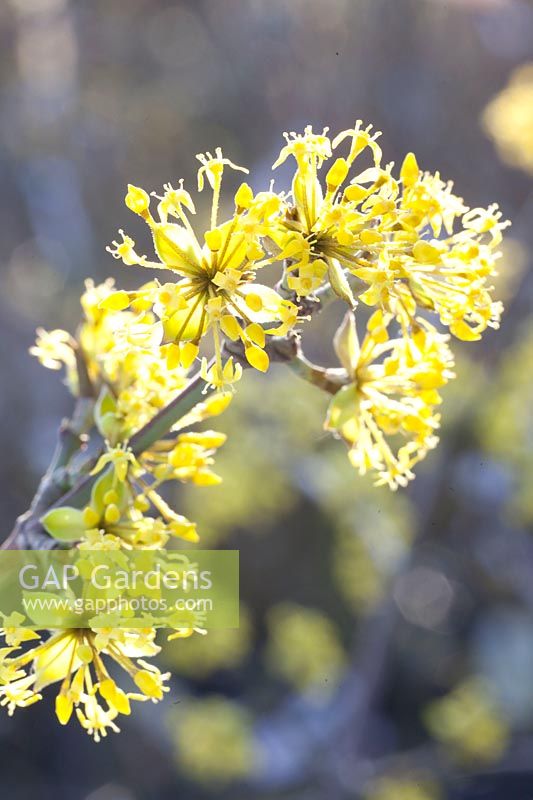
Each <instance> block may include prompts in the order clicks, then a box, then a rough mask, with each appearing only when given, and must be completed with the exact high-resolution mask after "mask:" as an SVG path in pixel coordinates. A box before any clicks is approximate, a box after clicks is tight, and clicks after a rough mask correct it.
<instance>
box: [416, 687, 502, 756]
mask: <svg viewBox="0 0 533 800" xmlns="http://www.w3.org/2000/svg"><path fill="white" fill-rule="evenodd" d="M425 722H426V725H427V727H428V729H429V731H430V732H431V734H432V735H433V736H434V737H435V738H436V739H438V740H439V741H440V742H441V743H442V744H443V745H444V746H445V747H446V748H447V749H448V750H449V751H450V753H451V754H452V755H453V756H454V757H455V758H457V759H458V760H459V761H463V762H467V763H468V762H477V763H488V764H490V763H492V762H495V761H497V760H498V758H499V757H500V756H501V754H502V753H503V751H504V750H505V748H506V746H507V742H508V738H509V730H508V725H507V723H506V720H505V718H504V716H503V714H501V713H500V712H499V710H498V707H497V703H496V702H495V699H494V697H493V692H491V689H490V686H489V685H488V684H487V683H486V682H485V681H484V680H483V679H481V678H478V677H471V678H467V679H466V680H464V681H462V682H461V683H460V684H458V685H457V686H456V687H455V688H454V689H453V691H451V692H450V693H449V694H448V695H446V696H445V697H442V698H441V699H440V700H435V701H434V702H433V703H430V705H429V706H428V707H427V708H426V710H425Z"/></svg>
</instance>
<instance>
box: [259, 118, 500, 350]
mask: <svg viewBox="0 0 533 800" xmlns="http://www.w3.org/2000/svg"><path fill="white" fill-rule="evenodd" d="M326 134H327V129H325V130H324V132H323V133H322V134H321V135H318V134H315V133H313V131H312V128H311V127H310V126H308V127H307V128H306V129H305V131H304V133H303V134H301V135H299V134H291V135H290V136H287V144H286V146H285V147H284V148H283V149H282V151H281V154H280V157H279V158H278V160H277V161H276V163H275V164H274V166H275V167H276V166H278V165H279V164H281V163H283V162H284V161H285V160H286V159H287V158H288V157H289V156H293V157H294V158H295V160H296V172H295V174H294V178H293V182H292V191H291V195H290V197H289V198H287V200H286V201H285V206H284V210H282V212H281V213H280V215H279V218H278V225H277V227H276V226H275V225H274V224H273V225H272V232H271V234H270V238H271V239H272V240H273V241H274V242H275V243H276V245H277V246H278V247H279V250H280V252H279V254H278V258H283V259H286V263H287V271H288V275H287V278H286V282H285V285H286V287H287V288H288V289H289V290H291V291H293V292H295V293H296V294H297V295H298V296H306V295H309V294H313V293H314V292H315V291H316V290H317V289H318V288H319V287H320V285H321V284H322V283H323V282H324V280H326V279H327V280H329V281H330V283H331V286H332V288H333V290H334V291H335V292H336V293H337V294H338V295H339V296H340V297H342V298H343V299H344V300H345V301H346V302H348V303H349V304H350V305H352V306H354V303H355V301H354V297H353V288H352V287H351V285H350V282H349V281H348V280H347V277H348V276H349V275H350V274H351V275H352V276H353V277H354V278H356V279H358V280H359V282H363V284H366V289H364V290H363V291H362V292H361V294H360V298H361V300H362V301H363V302H365V303H366V304H368V305H370V306H378V307H380V308H381V309H382V310H383V311H385V312H391V313H392V314H394V315H395V316H396V317H397V318H398V320H399V321H400V323H401V324H402V326H403V327H404V329H407V328H408V327H409V326H410V325H411V323H412V321H413V320H414V319H415V318H416V317H417V314H418V312H419V310H420V309H429V310H431V311H434V312H436V313H437V314H438V315H439V317H440V319H441V321H442V322H443V324H444V325H446V326H448V327H449V329H450V331H451V333H453V334H454V335H455V336H457V337H458V338H460V339H467V340H473V339H479V338H480V335H481V333H482V332H483V331H484V330H485V328H487V327H488V326H491V327H498V325H499V319H500V316H501V312H502V305H501V303H499V302H498V301H494V300H493V298H492V291H493V287H492V285H491V278H492V277H493V276H494V275H495V274H496V270H495V267H496V262H497V259H498V257H499V253H498V252H497V248H498V246H499V244H500V242H501V231H502V230H503V229H504V228H505V227H506V226H507V225H508V224H509V223H507V222H502V220H501V216H502V215H501V212H500V211H499V210H498V207H497V206H496V205H492V206H490V207H489V208H488V209H471V210H470V209H468V208H467V206H465V204H464V202H463V200H462V198H460V197H457V196H456V195H455V194H454V193H453V191H452V189H453V185H452V183H451V182H448V183H445V182H444V181H442V180H441V178H440V175H439V173H436V174H435V175H431V174H429V173H423V172H421V171H420V169H419V167H418V164H417V161H416V158H415V156H414V155H413V154H412V153H409V154H408V155H407V156H406V158H405V160H404V162H403V165H402V167H401V170H400V178H399V180H397V179H395V178H394V177H393V175H392V164H390V165H387V166H386V167H382V166H381V158H382V151H381V148H380V147H379V145H378V144H377V138H378V137H379V133H372V130H371V126H370V127H368V128H363V127H362V123H361V122H360V121H358V122H357V124H356V125H355V127H354V128H353V129H352V130H348V131H343V132H341V133H340V134H339V135H338V136H337V137H336V138H335V139H334V140H333V142H330V140H329V138H328V137H327V135H326ZM346 139H349V140H350V141H351V145H350V150H349V153H348V155H347V157H346V158H343V157H338V158H336V159H335V160H334V161H333V164H332V165H331V166H329V169H328V170H327V172H326V175H325V176H324V181H323V182H321V180H320V179H319V177H318V170H319V169H320V167H321V166H322V165H323V164H324V163H325V162H327V161H328V160H329V159H330V158H332V157H333V156H332V153H333V150H334V149H336V148H337V147H338V146H339V145H341V144H342V143H343V142H344V141H345V140H346ZM365 150H370V152H371V155H372V159H373V166H371V167H370V168H367V169H365V170H363V171H362V172H359V173H358V174H356V175H355V176H354V177H352V178H351V180H350V182H349V184H348V185H346V186H345V188H344V189H343V186H344V184H345V183H346V181H347V180H348V179H349V175H350V171H351V170H352V167H353V165H354V162H355V161H356V160H357V158H358V157H359V156H360V155H361V153H363V152H364V151H365ZM324 184H325V185H324Z"/></svg>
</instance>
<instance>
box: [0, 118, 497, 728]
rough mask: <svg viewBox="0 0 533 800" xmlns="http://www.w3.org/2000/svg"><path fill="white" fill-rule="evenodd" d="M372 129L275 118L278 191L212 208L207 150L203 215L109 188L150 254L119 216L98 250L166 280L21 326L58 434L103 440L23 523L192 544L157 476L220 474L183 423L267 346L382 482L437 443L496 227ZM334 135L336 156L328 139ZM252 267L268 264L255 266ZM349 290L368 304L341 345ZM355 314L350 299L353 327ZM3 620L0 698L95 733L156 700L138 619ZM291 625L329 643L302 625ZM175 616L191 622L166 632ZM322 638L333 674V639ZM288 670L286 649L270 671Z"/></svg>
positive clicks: (158, 687) (489, 275) (213, 161)
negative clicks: (71, 487)
mask: <svg viewBox="0 0 533 800" xmlns="http://www.w3.org/2000/svg"><path fill="white" fill-rule="evenodd" d="M379 136H380V134H379V133H377V132H374V131H373V130H372V126H369V127H364V126H363V125H362V123H361V122H360V121H358V122H357V123H356V124H355V126H354V127H353V128H352V129H350V130H347V131H343V132H341V133H340V134H339V135H338V136H336V137H334V138H330V137H329V136H328V130H327V129H324V131H323V132H322V133H314V132H313V130H312V128H311V127H310V126H308V127H306V128H305V130H304V132H303V133H301V134H296V133H291V134H287V135H286V144H285V146H284V147H283V148H282V150H281V152H280V155H279V157H278V159H277V160H276V162H275V164H274V168H276V167H278V166H279V165H281V164H283V163H284V162H286V161H287V160H288V159H294V162H293V163H294V165H295V166H294V174H293V178H292V186H291V190H290V191H289V192H277V191H274V188H273V185H271V186H270V187H269V188H268V190H265V191H258V192H254V191H253V190H252V188H251V187H250V186H249V185H248V184H247V183H241V184H240V186H239V187H238V188H237V190H236V192H235V193H234V195H233V198H232V200H233V201H232V204H231V209H232V210H231V213H230V214H229V216H228V217H227V218H225V219H223V220H221V219H220V206H221V195H222V180H223V177H224V173H225V172H227V170H228V169H231V170H235V171H237V172H247V170H245V169H243V168H242V167H239V166H237V165H236V164H234V163H232V162H231V161H230V160H229V159H227V158H226V157H224V155H223V154H222V151H221V150H220V149H217V150H216V151H215V153H214V155H212V154H210V153H207V154H205V155H203V154H202V155H199V156H198V159H199V161H200V168H199V171H198V191H199V192H202V191H203V190H204V189H205V188H206V187H209V190H210V192H211V212H210V220H209V227H208V229H207V230H205V229H202V228H200V229H198V226H196V228H195V227H193V225H192V223H191V218H192V217H193V216H194V215H195V213H196V212H195V206H194V202H193V199H192V196H191V195H190V194H189V192H188V191H187V190H186V189H185V188H184V185H183V181H179V183H178V186H177V188H174V187H173V186H172V185H171V184H166V185H165V186H164V188H163V193H162V194H160V195H155V198H156V202H157V207H156V209H155V211H153V201H152V198H151V197H150V196H149V195H148V193H147V192H146V191H145V190H144V189H142V188H139V187H136V186H131V185H130V186H129V188H128V192H127V195H126V205H127V207H128V208H129V209H130V210H131V211H132V212H133V213H134V214H136V215H138V216H139V217H141V219H142V220H144V222H145V223H146V224H147V225H148V228H149V230H150V232H151V235H152V238H153V245H154V250H155V253H156V258H154V259H153V260H151V259H149V258H148V257H147V256H146V255H140V254H139V253H138V252H137V250H136V245H135V242H134V241H133V239H132V238H130V236H128V235H127V234H125V233H124V232H123V231H120V239H119V240H117V241H115V242H113V244H112V246H111V247H109V248H108V250H109V251H110V252H111V254H112V255H113V256H114V257H115V258H117V259H121V260H122V261H123V262H124V263H125V264H126V265H136V266H141V267H145V268H150V269H153V270H157V271H163V274H165V273H166V280H165V281H162V280H159V279H158V278H157V277H156V278H154V279H153V280H151V281H149V282H147V283H145V284H144V285H142V286H141V287H140V288H139V289H137V290H135V291H124V290H121V289H118V290H117V289H116V288H115V286H114V283H113V281H110V280H109V281H106V282H105V283H104V284H101V285H99V286H95V285H94V284H93V283H92V282H88V283H87V285H86V291H85V293H84V295H83V296H82V308H83V320H82V322H81V325H80V328H79V330H78V331H77V333H76V335H75V336H71V335H70V334H68V333H67V332H65V331H62V330H54V331H51V332H49V333H47V332H46V331H44V330H42V329H40V330H39V331H38V339H37V343H36V345H35V347H34V348H32V352H33V354H34V355H36V356H37V357H38V358H39V360H40V361H41V362H42V363H43V364H44V366H46V367H49V368H51V369H59V368H61V366H64V367H65V369H66V376H67V383H68V385H69V387H70V389H71V391H72V393H73V394H74V395H76V396H78V397H79V398H80V399H83V401H84V403H85V405H84V408H85V407H86V404H87V403H88V404H89V406H90V410H91V413H90V415H89V416H90V419H89V422H88V424H85V427H84V429H83V430H82V431H81V432H80V431H77V433H78V434H79V435H81V439H80V440H79V441H80V442H81V443H82V446H83V443H84V441H85V440H86V439H87V438H88V437H87V434H89V432H90V433H91V436H90V438H91V440H92V441H94V440H96V441H97V442H100V443H101V442H102V440H103V441H104V442H105V449H103V450H102V448H101V444H100V448H101V449H100V455H99V458H98V459H96V463H94V460H92V461H91V459H90V457H89V458H88V457H87V455H85V457H84V456H83V455H81V457H80V458H78V459H73V457H72V455H70V456H69V457H68V458H67V463H65V464H62V465H61V469H62V470H63V471H64V473H65V474H67V476H70V477H71V478H72V479H73V480H74V481H78V484H77V485H78V486H79V483H80V482H81V483H82V484H83V481H84V480H85V481H92V484H91V491H90V497H88V495H89V492H86V493H85V494H83V500H82V499H79V497H80V496H79V495H78V506H76V507H75V503H74V504H73V505H59V506H55V507H53V508H51V509H49V510H48V511H47V512H46V513H45V514H44V516H43V517H42V518H41V520H40V521H41V523H42V525H43V526H44V528H45V530H46V531H47V532H48V533H49V534H50V535H51V536H52V537H54V538H55V539H56V540H58V541H59V542H63V543H68V544H70V545H72V546H77V547H79V548H82V549H84V550H91V549H94V550H101V549H110V550H120V551H123V552H122V553H121V555H123V554H124V551H128V550H132V549H142V550H157V549H160V548H162V547H164V546H165V545H166V544H167V542H168V541H169V539H170V537H174V536H178V537H180V538H182V539H184V540H186V541H188V542H195V541H197V538H198V536H197V533H196V527H195V525H194V523H193V522H191V521H190V520H188V519H187V518H186V517H185V516H183V515H181V514H178V513H177V512H176V511H174V510H173V509H172V508H171V507H170V506H169V505H168V504H167V502H166V501H165V500H164V499H163V496H162V494H161V492H160V487H161V485H162V484H165V483H166V482H169V481H180V482H183V481H188V482H192V483H194V484H196V485H198V486H211V485H214V484H217V483H218V482H219V481H220V478H219V477H218V476H217V474H216V473H215V472H213V469H212V467H213V457H214V454H215V452H216V450H217V449H218V448H219V447H220V446H221V445H222V444H223V443H224V441H225V436H224V435H223V434H220V433H217V432H215V431H205V430H203V431H202V432H198V431H197V430H194V429H193V430H191V426H193V425H194V424H195V423H197V422H201V421H203V420H206V419H207V418H210V417H212V416H215V415H218V414H220V413H221V412H222V411H224V410H225V408H226V407H227V405H228V403H229V401H230V399H231V396H232V395H231V391H228V389H229V390H231V389H232V388H233V385H234V384H235V383H236V382H237V381H238V380H239V379H240V378H241V375H242V371H243V367H245V366H248V365H249V366H251V367H253V368H255V369H256V370H259V371H260V372H266V371H267V369H268V367H269V364H270V361H271V360H272V356H275V358H276V360H281V361H286V362H287V363H288V364H289V366H291V367H293V368H294V371H295V372H296V373H297V374H299V375H301V376H303V377H304V378H306V379H307V380H309V381H310V382H311V383H315V384H316V385H317V386H319V387H320V388H321V389H323V390H325V391H326V392H328V393H330V394H331V395H333V397H332V399H331V402H330V405H329V409H328V412H327V418H326V421H325V429H326V430H328V431H330V432H331V433H332V434H333V435H335V436H336V437H338V438H341V439H343V440H344V441H345V442H346V443H347V444H348V446H349V458H350V461H351V462H352V464H353V465H354V466H355V467H356V468H357V469H358V470H359V472H360V473H361V474H364V473H366V472H369V471H370V472H372V473H374V474H375V475H376V476H377V478H376V479H377V483H378V484H386V485H388V486H389V487H390V488H391V489H396V488H397V487H398V486H404V485H405V484H406V483H407V481H408V480H410V479H411V478H412V477H413V467H414V465H415V464H416V463H417V462H419V461H420V460H421V459H422V458H423V457H424V456H425V455H426V453H427V452H428V451H429V450H431V449H432V448H433V447H434V446H435V444H436V443H437V431H438V428H439V421H440V415H439V414H438V413H437V406H438V405H439V404H440V402H441V397H440V390H441V388H442V387H443V386H444V385H445V384H446V382H447V381H448V380H449V379H450V378H452V377H453V357H452V354H451V351H450V349H449V344H448V341H449V339H450V334H451V335H453V336H456V337H458V338H459V339H463V340H475V339H479V338H480V336H481V334H482V333H483V331H484V330H485V329H486V328H487V327H493V328H497V327H498V324H499V319H500V315H501V311H502V306H501V303H500V302H498V301H497V300H495V299H494V297H493V293H494V289H493V285H492V281H493V277H494V275H495V274H496V273H495V267H496V263H497V259H498V256H499V253H498V247H499V244H500V242H501V238H502V234H501V232H502V230H503V229H504V228H505V227H506V225H507V224H508V223H506V222H503V221H502V218H501V213H500V211H499V210H498V207H497V206H496V205H491V206H490V207H489V208H487V209H482V208H474V209H469V208H467V207H466V206H465V204H464V202H463V200H462V199H461V198H460V197H458V196H456V195H455V194H454V193H453V191H452V189H453V187H452V184H451V183H446V182H445V181H443V180H442V179H441V177H440V175H439V174H438V173H436V174H429V173H427V172H423V171H421V170H420V169H419V167H418V164H417V161H416V158H415V156H414V155H413V154H412V153H410V154H408V155H407V156H406V158H405V159H404V161H403V164H402V166H401V168H400V171H399V175H398V176H397V177H394V175H393V165H392V164H382V151H381V148H380V146H379V144H378V139H379ZM338 148H344V155H340V154H338V155H337V154H336V155H335V156H334V155H333V154H334V151H337V149H338ZM340 152H341V151H339V153H340ZM291 163H292V162H291ZM322 168H324V174H323V177H321V175H320V174H319V172H320V170H321V169H322ZM270 267H274V268H276V270H277V271H276V273H275V275H276V278H275V280H273V279H272V275H270V276H269V277H268V278H266V279H265V282H262V281H260V280H259V273H261V274H263V272H262V271H263V270H264V269H266V268H270ZM274 283H275V288H273V284H274ZM330 299H339V300H341V301H342V302H344V303H345V304H346V305H347V307H348V310H347V314H346V316H345V319H344V322H343V323H342V325H341V326H340V328H339V330H338V331H337V333H336V335H335V340H334V345H335V349H336V352H337V355H338V357H339V359H340V362H341V365H342V366H341V368H340V369H339V368H334V369H327V368H325V367H321V366H318V365H313V364H311V363H310V362H309V361H308V360H307V359H306V357H305V355H304V353H303V349H302V344H301V336H300V326H301V324H302V323H303V322H304V321H305V320H306V319H308V317H309V316H310V315H311V314H312V313H313V312H314V311H315V310H318V309H319V308H320V307H321V305H322V304H323V303H325V302H327V301H328V300H330ZM359 301H361V303H363V304H365V305H366V306H369V307H370V308H371V313H370V315H369V318H368V320H367V321H366V331H365V333H364V335H363V336H362V339H361V342H359V339H358V336H357V331H356V322H355V315H354V311H355V309H356V307H357V305H358V302H359ZM359 313H360V312H357V314H358V316H359ZM431 315H433V322H430V321H429V317H430V316H431ZM365 320H366V315H365V314H364V313H363V314H361V320H359V319H358V325H361V324H362V323H363V322H364V321H365ZM436 324H440V325H441V326H444V327H445V328H447V329H448V331H449V333H448V332H447V333H443V332H441V331H439V330H438V329H437V327H435V325H436ZM210 348H211V350H212V356H213V357H212V358H209V356H210V353H209V350H210ZM197 361H199V366H200V369H199V373H198V374H197V375H196V376H195V377H194V379H193V380H191V379H190V378H189V374H188V373H189V370H191V369H192V368H193V367H194V365H195V363H196V362H197ZM204 384H205V385H204ZM198 385H200V387H201V388H203V394H204V395H205V394H206V393H207V392H208V390H209V389H210V388H213V389H214V390H215V392H214V393H211V394H209V395H207V397H205V398H203V399H202V401H201V402H198V398H199V394H198V395H197V394H196V387H197V386H198ZM195 402H196V404H195ZM176 410H178V411H177V413H174V412H176ZM182 412H183V413H182ZM180 414H181V418H180ZM147 431H148V432H149V433H147ZM150 432H151V433H150ZM154 432H155V433H154ZM93 435H94V439H93ZM139 437H140V438H139ZM139 442H141V443H142V445H141V444H139ZM82 449H83V448H82ZM73 496H74V497H76V492H75V491H74V495H73ZM79 506H82V507H79ZM20 622H21V621H20V620H18V622H17V620H10V621H6V622H5V623H4V626H3V628H0V634H1V635H3V636H4V638H5V641H6V646H5V647H4V648H2V649H1V650H0V697H1V698H2V699H1V701H0V702H1V703H3V704H4V705H7V706H8V709H9V711H10V712H12V711H13V709H14V708H15V707H16V706H25V705H30V704H32V703H33V702H35V701H36V700H38V699H39V698H40V690H41V689H42V688H43V687H44V686H46V685H48V684H49V683H53V682H56V681H61V688H60V693H59V695H58V700H57V715H58V718H59V720H60V722H62V723H66V722H67V721H68V719H69V718H70V716H71V713H72V710H73V708H74V707H76V712H77V715H78V718H79V720H80V722H81V724H82V725H83V727H85V728H87V730H89V731H90V732H91V733H93V734H94V736H95V738H97V739H98V738H99V737H100V735H104V734H105V732H106V730H107V729H110V730H115V729H116V725H115V722H114V719H115V718H116V716H117V715H118V714H121V713H128V712H129V700H130V699H143V698H144V697H150V698H151V699H154V700H159V699H160V698H161V697H162V695H163V691H164V688H163V684H164V680H165V679H166V677H167V676H162V675H161V674H160V673H159V671H158V670H157V669H156V668H155V667H152V666H151V665H149V664H148V662H145V661H139V660H138V659H139V658H145V657H148V656H151V655H153V654H154V653H155V652H156V651H157V649H158V648H157V647H156V646H155V644H154V636H155V631H154V630H153V628H150V629H147V630H145V631H134V630H122V631H121V630H114V629H113V630H107V631H106V630H103V629H98V630H74V631H68V632H57V631H55V632H54V631H49V632H48V633H47V632H43V634H42V636H41V635H40V634H34V633H33V632H31V631H29V630H28V629H25V628H24V627H23V626H22V625H21V624H20ZM308 622H309V620H308ZM315 623H316V624H315ZM276 625H278V626H279V625H281V622H280V619H278V620H277V622H276ZM310 625H311V627H313V629H314V630H315V629H316V630H317V631H318V635H319V638H320V637H322V639H324V641H326V642H330V643H331V642H332V641H333V639H332V635H331V632H330V631H329V630H328V629H327V626H326V627H324V625H323V624H322V622H321V621H316V620H310ZM289 628H291V626H289ZM195 630H197V625H196V623H195V621H194V620H191V624H190V626H189V627H187V628H184V629H183V628H182V629H178V630H177V631H176V632H175V633H174V634H173V635H172V636H173V637H175V636H178V637H181V636H188V635H190V634H191V633H193V632H194V631H195ZM291 630H292V628H291ZM298 630H299V628H298ZM278 638H279V637H278ZM276 641H277V640H276ZM279 641H281V639H280V640H279ZM330 649H333V650H334V651H335V653H336V655H335V659H334V661H335V664H334V671H336V672H339V671H340V670H341V669H342V652H341V650H340V648H337V649H336V650H335V647H334V646H333V645H332V647H331V648H330ZM106 659H111V660H113V661H115V662H116V663H117V664H118V665H119V666H120V667H121V668H123V670H125V671H126V672H128V673H129V674H130V675H131V677H132V678H133V681H134V683H135V684H136V685H137V688H139V689H140V691H141V695H140V696H139V695H135V694H127V693H126V692H124V691H123V690H122V689H120V688H119V687H118V686H117V685H116V684H115V683H114V681H113V680H112V679H111V678H110V677H109V674H108V673H107V671H106V667H105V663H104V662H105V660H106ZM298 669H299V667H298ZM293 671H294V670H293V667H292V665H291V664H287V665H286V669H285V674H286V675H287V676H288V677H289V678H291V676H292V672H293ZM291 679H292V678H291ZM308 683H309V684H312V683H313V680H312V676H309V680H308Z"/></svg>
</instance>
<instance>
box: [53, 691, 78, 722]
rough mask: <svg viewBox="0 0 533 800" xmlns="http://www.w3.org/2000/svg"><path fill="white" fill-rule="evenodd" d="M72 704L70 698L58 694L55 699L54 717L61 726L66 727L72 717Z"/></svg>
mask: <svg viewBox="0 0 533 800" xmlns="http://www.w3.org/2000/svg"><path fill="white" fill-rule="evenodd" d="M73 708H74V704H73V702H72V700H70V698H68V697H67V696H66V695H64V694H58V695H57V697H56V717H57V718H58V720H59V722H60V723H61V725H66V724H67V722H68V721H69V719H70V718H71V716H72V710H73Z"/></svg>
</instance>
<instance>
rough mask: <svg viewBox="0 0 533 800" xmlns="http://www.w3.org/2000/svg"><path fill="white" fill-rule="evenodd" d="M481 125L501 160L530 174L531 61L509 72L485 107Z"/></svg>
mask: <svg viewBox="0 0 533 800" xmlns="http://www.w3.org/2000/svg"><path fill="white" fill-rule="evenodd" d="M483 124H484V126H485V129H486V131H487V133H488V134H489V136H490V137H491V138H492V139H493V140H494V143H495V144H496V147H497V148H498V151H499V153H500V155H501V157H502V158H503V160H504V161H506V162H507V163H508V164H511V165H512V166H514V167H520V168H521V169H523V170H525V171H526V172H529V173H530V174H531V173H533V63H529V64H524V65H523V66H521V67H519V68H518V69H517V70H515V71H514V72H513V74H512V75H511V79H510V81H509V83H508V85H507V86H506V87H505V88H504V89H503V91H501V92H500V94H498V95H496V97H495V98H493V100H491V102H490V103H489V105H488V106H487V108H486V109H485V111H484V113H483Z"/></svg>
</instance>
